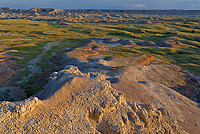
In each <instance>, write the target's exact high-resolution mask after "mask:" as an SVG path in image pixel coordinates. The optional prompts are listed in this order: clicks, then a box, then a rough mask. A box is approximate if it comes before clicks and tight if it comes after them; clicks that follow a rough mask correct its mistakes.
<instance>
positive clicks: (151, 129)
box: [0, 66, 187, 134]
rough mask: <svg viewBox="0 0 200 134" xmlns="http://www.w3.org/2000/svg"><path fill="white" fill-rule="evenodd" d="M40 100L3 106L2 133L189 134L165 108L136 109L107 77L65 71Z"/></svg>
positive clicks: (143, 106)
mask: <svg viewBox="0 0 200 134" xmlns="http://www.w3.org/2000/svg"><path fill="white" fill-rule="evenodd" d="M37 97H38V98H40V99H41V100H42V101H40V100H38V99H37V98H36V97H32V98H29V99H27V100H24V101H20V102H6V101H4V102H1V103H0V109H1V110H0V115H1V116H0V121H1V125H0V130H1V132H2V133H69V134H71V133H99V134H100V133H103V134H111V133H115V134H127V133H130V134H131V133H183V134H184V133H187V132H185V131H184V130H183V129H182V128H181V127H180V126H179V125H178V123H177V121H176V120H175V119H174V118H172V117H171V115H170V112H169V111H168V110H167V109H165V108H159V109H157V108H155V107H154V106H153V105H150V104H136V103H134V102H128V101H126V100H125V99H124V93H122V92H118V91H116V90H115V89H113V88H112V87H111V84H110V82H109V81H107V80H106V78H105V76H104V75H100V74H98V75H96V74H92V73H87V74H83V73H82V72H81V71H80V70H79V69H78V68H77V67H75V66H66V67H65V68H64V69H63V70H61V71H59V72H54V73H52V74H51V76H50V79H49V82H48V83H47V85H46V86H45V87H44V90H43V91H41V92H40V93H39V94H38V95H37Z"/></svg>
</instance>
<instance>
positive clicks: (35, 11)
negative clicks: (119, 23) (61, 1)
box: [0, 7, 200, 15]
mask: <svg viewBox="0 0 200 134" xmlns="http://www.w3.org/2000/svg"><path fill="white" fill-rule="evenodd" d="M0 13H1V14H2V13H11V14H12V13H16V14H29V15H38V14H40V15H69V13H87V14H95V13H111V14H115V13H117V14H120V13H122V14H123V13H127V14H144V15H145V14H147V15H200V10H109V9H85V10H84V9H67V10H60V9H55V8H31V9H29V10H22V9H12V8H9V7H0Z"/></svg>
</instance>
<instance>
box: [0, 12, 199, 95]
mask: <svg viewBox="0 0 200 134" xmlns="http://www.w3.org/2000/svg"><path fill="white" fill-rule="evenodd" d="M167 17H170V16H165V18H167ZM172 17H175V16H172ZM179 17H180V16H179ZM148 19H150V18H148V17H146V16H142V15H138V16H137V15H136V16H135V18H123V19H121V23H120V21H118V23H87V22H82V23H69V24H68V25H58V24H54V23H47V22H41V21H29V20H18V19H17V20H16V19H13V20H11V19H9V20H0V34H3V35H1V36H0V46H1V47H0V53H1V52H6V53H9V54H11V55H14V56H16V58H14V59H13V61H14V62H15V63H17V64H16V65H14V66H13V69H14V70H19V72H20V73H22V74H24V75H25V76H26V75H28V74H29V73H30V72H29V70H28V69H25V70H23V68H25V67H26V65H27V63H28V62H29V61H30V60H31V59H34V58H36V57H37V56H38V55H40V54H42V53H43V51H44V49H45V48H44V47H45V46H46V44H47V43H49V42H53V41H59V40H61V39H62V41H61V42H60V43H59V45H57V46H53V47H52V48H51V49H50V50H48V51H47V52H46V53H45V55H43V56H42V59H41V61H40V62H38V63H37V65H38V66H40V68H41V69H42V72H44V71H45V70H47V69H48V68H50V67H49V66H48V65H47V64H46V61H47V60H48V59H50V58H51V57H52V53H56V54H58V53H61V52H64V51H69V50H70V49H73V48H76V47H78V46H79V45H80V44H76V43H75V42H77V41H81V40H85V38H90V37H106V38H113V37H114V38H121V39H129V40H133V41H135V42H141V41H153V42H158V41H164V40H167V39H174V40H178V41H181V42H182V45H180V46H178V47H177V48H161V47H141V46H133V47H124V46H117V47H110V48H109V51H104V52H102V54H108V53H109V54H114V56H117V57H128V56H137V55H141V54H151V55H153V56H155V57H156V58H159V59H162V64H176V65H178V66H180V67H181V68H182V69H184V70H187V71H189V72H191V73H193V74H195V75H200V23H199V22H187V21H166V20H165V21H157V20H152V22H153V23H152V24H143V23H141V22H142V21H144V20H148ZM128 20H129V21H130V20H132V21H133V22H132V23H125V22H126V21H128ZM135 20H137V21H135ZM77 21H80V22H81V21H82V20H77ZM111 22H112V20H111ZM8 39H9V40H8ZM13 39H14V40H13ZM64 48H69V50H66V49H64ZM11 50H17V51H18V52H13V51H11ZM20 70H21V71H20ZM40 76H41V73H38V74H36V75H35V77H34V78H32V79H29V81H28V82H27V83H25V84H23V85H24V86H23V87H22V88H23V89H27V92H28V93H29V95H32V94H34V93H36V91H35V90H36V89H37V88H38V86H34V82H35V79H40ZM40 86H41V85H40ZM32 90H34V91H32Z"/></svg>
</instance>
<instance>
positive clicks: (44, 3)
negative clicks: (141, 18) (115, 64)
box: [0, 0, 200, 10]
mask: <svg viewBox="0 0 200 134" xmlns="http://www.w3.org/2000/svg"><path fill="white" fill-rule="evenodd" d="M0 7H10V8H14V9H30V8H57V9H130V10H144V9H145V10H149V9H155V10H157V9H162V10H165V9H167V10H168V9H184V10H188V9H190V10H200V0H0Z"/></svg>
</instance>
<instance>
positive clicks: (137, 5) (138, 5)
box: [124, 4, 146, 8]
mask: <svg viewBox="0 0 200 134" xmlns="http://www.w3.org/2000/svg"><path fill="white" fill-rule="evenodd" d="M145 6H146V5H145V4H126V5H124V7H136V8H140V7H145Z"/></svg>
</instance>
